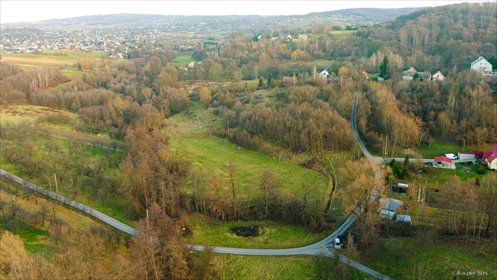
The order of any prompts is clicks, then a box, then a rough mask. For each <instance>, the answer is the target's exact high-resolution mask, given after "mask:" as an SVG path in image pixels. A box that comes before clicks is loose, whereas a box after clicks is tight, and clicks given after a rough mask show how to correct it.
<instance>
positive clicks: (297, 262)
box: [214, 255, 372, 280]
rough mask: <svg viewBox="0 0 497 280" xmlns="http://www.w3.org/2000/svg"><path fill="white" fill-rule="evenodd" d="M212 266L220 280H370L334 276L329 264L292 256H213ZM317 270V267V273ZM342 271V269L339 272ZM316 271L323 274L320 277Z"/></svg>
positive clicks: (360, 276) (353, 275) (352, 273)
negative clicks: (217, 272)
mask: <svg viewBox="0 0 497 280" xmlns="http://www.w3.org/2000/svg"><path fill="white" fill-rule="evenodd" d="M214 264H215V266H216V267H217V269H218V271H220V272H221V275H219V276H220V277H219V278H220V279H241V280H259V279H268V280H271V279H274V280H277V279H278V280H279V279H285V280H293V279H294V280H304V279H309V280H310V279H345V278H344V277H347V279H357V280H359V279H372V278H370V277H368V276H367V275H365V274H363V273H360V272H357V271H355V270H348V271H349V274H348V275H347V276H343V275H342V276H340V275H337V274H335V273H334V272H335V271H336V270H337V268H336V265H335V264H334V263H333V261H332V260H327V261H326V262H325V263H322V264H318V262H317V261H316V260H315V258H313V257H307V256H306V257H304V256H294V257H262V256H230V255H215V256H214ZM318 266H321V267H320V269H318ZM342 269H343V268H342ZM319 270H321V271H323V270H324V271H326V272H327V273H326V274H329V275H322V274H321V273H320V272H319Z"/></svg>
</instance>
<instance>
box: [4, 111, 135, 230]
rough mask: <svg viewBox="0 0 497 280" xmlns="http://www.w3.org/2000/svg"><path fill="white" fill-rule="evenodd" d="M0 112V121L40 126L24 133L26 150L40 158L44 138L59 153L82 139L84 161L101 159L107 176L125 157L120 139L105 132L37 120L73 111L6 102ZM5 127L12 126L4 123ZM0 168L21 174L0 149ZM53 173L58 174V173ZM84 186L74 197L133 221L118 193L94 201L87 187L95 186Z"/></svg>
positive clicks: (43, 154) (44, 152)
mask: <svg viewBox="0 0 497 280" xmlns="http://www.w3.org/2000/svg"><path fill="white" fill-rule="evenodd" d="M1 112H2V118H1V120H2V124H9V125H23V124H22V122H30V123H36V128H37V129H40V132H41V134H27V135H26V136H25V137H26V140H29V141H30V143H32V144H31V145H34V147H32V149H31V152H30V153H31V156H32V157H33V158H37V159H42V158H44V157H47V156H48V150H47V143H48V141H53V142H54V143H56V144H57V145H58V147H59V148H60V149H61V152H62V153H67V152H68V150H69V149H70V147H71V144H72V143H84V144H87V145H86V146H83V147H85V148H86V149H87V154H86V159H85V160H86V162H87V163H90V164H91V163H97V162H99V160H102V161H103V162H105V163H106V164H105V167H104V168H105V170H104V172H105V174H106V175H107V176H111V177H115V176H116V175H117V174H116V172H117V171H116V170H117V167H118V166H119V163H120V162H121V161H122V160H123V159H124V157H125V152H124V150H123V148H124V147H123V146H124V145H123V143H122V142H120V141H116V140H112V139H110V138H109V136H108V135H96V134H90V133H85V132H81V131H77V130H75V129H74V128H73V127H72V126H71V125H70V124H69V125H63V124H57V125H55V124H52V123H45V122H40V118H41V117H43V116H47V115H49V114H65V115H68V116H70V117H72V118H73V119H74V120H76V119H77V117H78V116H77V115H76V114H72V113H69V112H67V111H60V110H53V109H51V108H47V107H40V106H30V105H9V106H8V109H7V110H1ZM6 129H15V128H10V127H6ZM3 140H5V141H8V142H6V143H10V142H9V141H11V140H16V139H3ZM17 140H18V139H17ZM9 145H10V144H9ZM48 146H49V145H48ZM0 168H3V169H5V170H7V171H9V172H12V173H14V174H16V175H18V176H21V177H23V176H24V175H25V174H22V168H19V166H16V164H14V163H11V162H8V161H7V159H6V158H5V156H4V155H3V154H2V153H0ZM57 175H58V176H61V174H57ZM29 180H31V181H33V182H34V183H36V184H40V185H41V186H43V187H46V188H49V185H50V184H49V182H48V181H47V179H46V178H45V177H43V178H42V177H40V178H29ZM52 183H53V182H52ZM52 185H53V184H52ZM52 187H53V186H52ZM85 188H86V187H85ZM87 188H88V191H86V190H83V191H82V192H80V193H79V194H78V195H77V197H75V199H76V200H79V201H81V202H83V203H85V204H88V205H90V206H92V207H94V208H96V209H98V210H100V211H102V212H104V213H106V214H108V215H111V216H112V217H115V218H117V219H119V220H121V221H122V222H125V223H127V224H133V222H132V220H131V219H130V217H129V216H128V214H129V211H127V209H128V205H127V203H126V202H125V200H124V198H122V197H121V196H120V195H119V194H117V195H114V196H112V197H111V198H110V199H108V200H107V201H106V202H105V203H102V202H96V201H95V199H94V198H93V197H92V196H91V194H90V192H89V190H90V189H95V188H96V186H88V187H87ZM59 191H60V192H61V194H63V195H66V196H68V197H73V196H74V193H73V192H72V191H71V190H70V187H69V186H65V185H64V184H62V185H60V186H59Z"/></svg>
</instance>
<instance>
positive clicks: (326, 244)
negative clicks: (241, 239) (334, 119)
mask: <svg viewBox="0 0 497 280" xmlns="http://www.w3.org/2000/svg"><path fill="white" fill-rule="evenodd" d="M357 106H358V105H357V95H355V96H354V105H353V109H352V114H351V123H352V129H353V131H354V136H355V138H356V142H357V144H358V145H359V147H360V148H361V151H362V152H363V154H364V155H365V156H366V158H367V159H368V160H369V162H370V163H371V165H372V166H373V168H374V169H375V176H376V177H380V176H381V170H380V167H379V166H380V164H381V162H382V161H383V159H382V158H380V157H376V156H373V155H372V154H371V153H369V151H368V150H367V149H366V146H365V145H364V143H363V142H362V140H361V137H360V135H359V131H358V129H357ZM0 176H2V177H4V178H6V179H8V180H9V181H11V182H14V183H16V184H18V185H20V186H22V187H25V188H27V189H30V190H33V191H35V192H38V193H40V194H42V195H44V196H46V197H49V198H52V199H54V200H56V201H58V202H61V203H63V204H66V205H68V206H71V207H73V208H75V209H77V210H80V211H82V212H84V213H86V214H88V215H90V216H92V217H95V218H96V219H98V220H100V221H102V222H104V223H106V224H108V225H110V226H112V227H113V228H116V229H118V230H120V231H122V232H125V233H127V234H130V235H136V234H138V230H137V229H135V228H133V227H131V226H129V225H126V224H124V223H122V222H120V221H118V220H116V219H114V218H112V217H110V216H108V215H106V214H104V213H102V212H100V211H98V210H95V209H93V208H91V207H89V206H87V205H85V204H82V203H80V202H77V201H75V200H72V199H69V198H66V197H64V196H62V195H60V194H58V193H55V192H52V191H50V190H47V189H45V188H43V187H40V186H38V185H36V184H33V183H31V182H29V181H26V180H24V179H22V178H20V177H18V176H16V175H14V174H11V173H9V172H7V171H5V170H3V169H0ZM378 195H379V194H378V193H373V195H372V197H371V199H376V198H377V196H378ZM356 219H357V217H356V215H355V214H354V213H351V214H349V216H347V218H346V219H345V221H344V222H343V223H342V224H341V225H340V226H339V227H338V228H337V229H336V230H335V231H334V232H333V233H331V234H329V235H328V236H326V237H325V238H324V239H322V240H320V241H318V242H316V243H313V244H310V245H307V246H302V247H296V248H287V249H249V248H232V247H217V246H216V247H211V249H212V251H213V252H215V253H219V254H230V255H245V256H297V255H300V256H302V255H304V256H306V255H307V256H327V257H336V258H338V260H339V261H341V262H342V263H345V264H347V265H349V266H351V267H353V268H355V269H357V270H359V271H362V272H364V273H367V274H369V275H370V276H372V277H375V278H376V279H390V278H389V277H388V276H386V275H383V274H381V273H379V272H377V271H375V270H373V269H371V268H369V267H366V266H364V265H362V264H360V263H358V262H355V261H353V260H351V259H349V258H348V257H346V256H344V255H341V254H339V253H338V252H336V250H334V249H333V242H334V240H335V238H336V237H337V236H338V235H342V234H344V233H345V232H346V231H347V230H348V229H349V228H350V226H352V224H353V223H354V222H355V220H356ZM187 246H188V247H189V248H190V249H191V250H195V251H202V250H204V249H205V248H206V246H204V245H193V244H187Z"/></svg>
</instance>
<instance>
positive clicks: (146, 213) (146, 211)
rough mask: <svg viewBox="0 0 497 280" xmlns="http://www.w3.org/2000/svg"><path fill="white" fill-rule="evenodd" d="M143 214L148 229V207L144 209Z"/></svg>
mask: <svg viewBox="0 0 497 280" xmlns="http://www.w3.org/2000/svg"><path fill="white" fill-rule="evenodd" d="M145 216H146V219H147V229H148V208H147V209H146V210H145Z"/></svg>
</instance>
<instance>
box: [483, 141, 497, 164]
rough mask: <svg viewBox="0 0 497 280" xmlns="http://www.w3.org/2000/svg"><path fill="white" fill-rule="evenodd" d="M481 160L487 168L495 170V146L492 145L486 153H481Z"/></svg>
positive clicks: (496, 146) (496, 149)
mask: <svg viewBox="0 0 497 280" xmlns="http://www.w3.org/2000/svg"><path fill="white" fill-rule="evenodd" d="M483 158H484V159H485V162H486V163H487V165H488V168H490V169H493V170H497V145H493V146H492V147H491V148H490V149H489V150H488V151H485V152H483Z"/></svg>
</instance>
